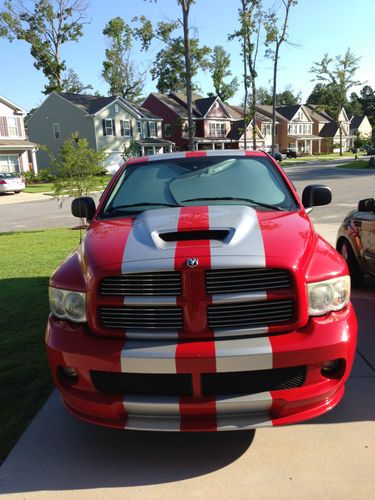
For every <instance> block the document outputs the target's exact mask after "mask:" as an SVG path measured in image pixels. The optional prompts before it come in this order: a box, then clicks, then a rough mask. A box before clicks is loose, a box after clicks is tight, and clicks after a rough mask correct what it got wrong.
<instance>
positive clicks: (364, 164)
mask: <svg viewBox="0 0 375 500" xmlns="http://www.w3.org/2000/svg"><path fill="white" fill-rule="evenodd" d="M336 168H369V169H372V170H374V167H370V165H369V160H359V161H352V162H351V163H345V164H344V165H339V166H337V167H336Z"/></svg>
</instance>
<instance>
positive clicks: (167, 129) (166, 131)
mask: <svg viewBox="0 0 375 500" xmlns="http://www.w3.org/2000/svg"><path fill="white" fill-rule="evenodd" d="M164 135H165V137H171V135H172V125H171V124H170V123H166V124H165V125H164Z"/></svg>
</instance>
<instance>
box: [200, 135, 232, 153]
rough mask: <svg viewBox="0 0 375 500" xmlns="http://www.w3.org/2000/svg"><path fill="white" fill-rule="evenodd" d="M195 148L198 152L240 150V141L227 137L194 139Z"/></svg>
mask: <svg viewBox="0 0 375 500" xmlns="http://www.w3.org/2000/svg"><path fill="white" fill-rule="evenodd" d="M194 148H195V149H196V150H198V151H199V150H208V149H210V150H211V149H232V148H233V149H238V141H233V140H232V139H227V138H226V137H220V138H219V137H215V138H213V137H194Z"/></svg>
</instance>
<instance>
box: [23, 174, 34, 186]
mask: <svg viewBox="0 0 375 500" xmlns="http://www.w3.org/2000/svg"><path fill="white" fill-rule="evenodd" d="M22 177H23V178H24V179H25V183H26V186H28V185H30V184H36V182H37V179H36V175H35V174H34V172H33V171H32V170H28V171H27V172H23V173H22Z"/></svg>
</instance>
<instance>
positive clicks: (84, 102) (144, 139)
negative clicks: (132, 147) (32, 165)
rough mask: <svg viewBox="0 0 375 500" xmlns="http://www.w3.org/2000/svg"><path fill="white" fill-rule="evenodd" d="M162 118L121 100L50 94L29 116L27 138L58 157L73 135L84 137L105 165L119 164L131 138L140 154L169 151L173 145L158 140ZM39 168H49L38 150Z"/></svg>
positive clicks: (115, 97) (43, 154) (115, 165)
mask: <svg viewBox="0 0 375 500" xmlns="http://www.w3.org/2000/svg"><path fill="white" fill-rule="evenodd" d="M162 121H163V120H162V119H161V118H160V117H158V116H156V115H154V114H152V113H151V112H150V111H148V110H147V109H144V108H142V107H141V106H138V105H135V104H131V103H129V102H128V101H126V100H125V99H123V98H122V97H119V96H110V97H98V96H91V95H83V94H65V93H52V94H50V95H49V96H48V97H47V98H46V100H45V101H44V102H43V103H42V104H41V105H40V106H39V108H38V109H37V110H36V111H35V112H34V113H33V114H32V116H31V117H30V119H29V121H28V123H27V126H28V131H29V136H30V139H31V140H32V141H33V142H35V143H37V144H43V145H45V146H47V148H48V150H49V151H51V152H52V153H53V154H54V155H55V156H58V154H59V150H60V147H61V145H62V144H63V143H64V141H65V140H66V139H67V138H68V137H69V136H70V135H71V134H72V133H73V132H78V133H79V135H80V137H85V138H86V139H87V140H88V142H89V144H90V147H92V148H94V149H95V150H97V151H98V150H100V149H104V151H105V153H106V165H107V166H113V167H118V166H119V165H120V164H121V163H123V159H122V156H121V153H122V150H123V146H124V144H126V145H127V146H128V145H129V144H130V141H131V139H134V140H136V141H137V142H138V144H139V145H140V151H141V154H142V156H143V155H152V154H160V153H163V152H170V151H172V148H173V146H174V143H173V142H171V141H168V140H165V139H163V138H162ZM37 155H38V164H39V166H40V168H48V167H50V166H51V165H50V160H49V157H48V155H47V153H45V152H44V151H38V153H37Z"/></svg>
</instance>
